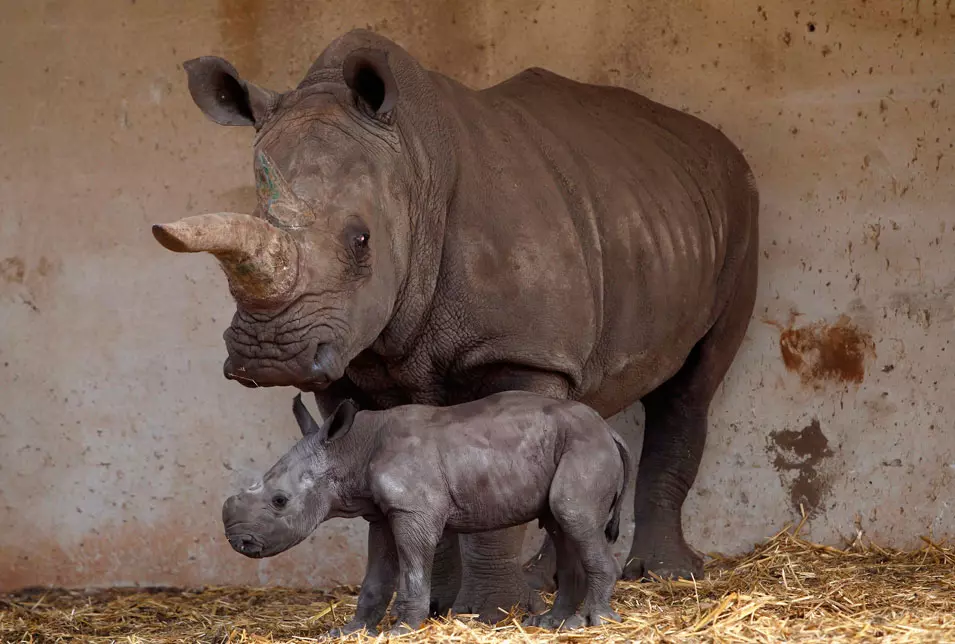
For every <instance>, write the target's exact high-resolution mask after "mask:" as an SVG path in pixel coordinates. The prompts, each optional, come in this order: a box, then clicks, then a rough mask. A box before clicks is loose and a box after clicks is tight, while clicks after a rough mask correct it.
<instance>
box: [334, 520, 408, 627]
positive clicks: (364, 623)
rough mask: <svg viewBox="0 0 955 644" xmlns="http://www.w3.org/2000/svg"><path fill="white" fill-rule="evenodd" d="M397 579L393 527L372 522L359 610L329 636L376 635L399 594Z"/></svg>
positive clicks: (384, 522)
mask: <svg viewBox="0 0 955 644" xmlns="http://www.w3.org/2000/svg"><path fill="white" fill-rule="evenodd" d="M397 579H398V551H397V548H396V547H395V538H394V535H392V533H391V528H390V527H389V526H388V522H387V521H385V520H384V518H382V519H380V520H377V521H372V522H371V523H369V524H368V564H367V565H366V568H365V579H364V580H363V581H362V582H361V592H360V593H359V594H358V608H357V610H356V611H355V616H354V617H353V618H352V619H351V621H349V622H348V623H347V624H345V625H344V626H342V627H341V628H336V629H333V630H332V631H330V632H329V634H328V635H329V637H333V638H335V637H344V636H346V635H350V634H351V633H355V632H358V631H360V630H363V629H365V630H368V631H370V632H372V633H376V632H377V631H378V623H379V622H381V619H382V618H383V617H384V616H385V611H387V610H388V604H389V603H391V597H392V595H394V593H395V585H396V582H397Z"/></svg>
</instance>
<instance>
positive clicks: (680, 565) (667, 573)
mask: <svg viewBox="0 0 955 644" xmlns="http://www.w3.org/2000/svg"><path fill="white" fill-rule="evenodd" d="M634 545H636V544H634ZM651 572H652V573H653V574H654V575H657V576H658V577H661V578H662V579H691V578H692V579H702V578H703V559H702V557H700V556H699V555H697V554H696V553H695V552H693V551H692V550H691V549H690V547H689V546H687V545H686V544H681V547H669V548H666V549H656V550H654V551H651V553H650V554H649V555H648V556H639V555H636V556H635V555H634V553H633V552H632V551H631V553H630V557H629V558H628V562H627V565H626V566H624V569H623V576H622V578H623V579H626V580H627V581H655V579H653V577H651V576H650V574H649V573H651Z"/></svg>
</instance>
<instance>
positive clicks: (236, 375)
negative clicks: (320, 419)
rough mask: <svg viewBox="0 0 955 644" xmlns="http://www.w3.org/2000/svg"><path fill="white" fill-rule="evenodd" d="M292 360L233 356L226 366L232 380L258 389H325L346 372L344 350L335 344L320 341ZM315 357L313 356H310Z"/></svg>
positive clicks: (226, 374) (224, 367) (230, 356)
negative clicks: (343, 358)
mask: <svg viewBox="0 0 955 644" xmlns="http://www.w3.org/2000/svg"><path fill="white" fill-rule="evenodd" d="M314 346H315V349H314V350H313V351H305V352H303V353H302V354H300V355H299V356H296V357H294V358H292V359H290V360H284V361H283V360H273V359H262V358H251V359H248V358H242V357H240V356H236V355H232V352H231V351H230V355H229V357H228V358H226V360H225V362H224V363H223V365H222V373H223V375H224V376H225V377H226V379H228V380H234V381H236V382H238V383H239V384H241V385H244V386H246V387H249V388H250V389H255V388H258V387H298V388H299V389H301V390H303V391H322V390H324V389H326V388H327V387H328V386H329V385H331V384H332V383H333V382H335V381H336V380H338V379H339V378H341V377H342V376H343V375H344V371H345V370H344V366H343V364H342V362H343V361H342V360H341V357H340V356H341V352H340V351H338V350H337V349H336V348H335V346H334V345H333V344H332V343H318V344H316V345H314ZM308 356H311V358H308Z"/></svg>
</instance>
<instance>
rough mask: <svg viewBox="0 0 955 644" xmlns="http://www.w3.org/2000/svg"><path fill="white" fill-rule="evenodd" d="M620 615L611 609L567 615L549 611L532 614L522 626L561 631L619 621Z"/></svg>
mask: <svg viewBox="0 0 955 644" xmlns="http://www.w3.org/2000/svg"><path fill="white" fill-rule="evenodd" d="M619 621H620V615H618V614H617V613H615V612H614V611H612V610H603V611H591V612H589V613H586V614H584V615H581V614H580V613H575V614H573V615H570V616H568V617H561V616H560V615H554V614H553V613H551V612H550V611H548V612H546V613H544V614H543V615H532V616H530V617H528V618H527V619H525V620H524V623H523V626H537V627H539V628H546V629H550V630H555V629H557V628H560V630H562V631H572V630H576V629H578V628H584V627H585V626H600V625H601V624H603V623H604V622H619Z"/></svg>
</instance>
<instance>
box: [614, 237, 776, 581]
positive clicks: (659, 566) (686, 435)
mask: <svg viewBox="0 0 955 644" xmlns="http://www.w3.org/2000/svg"><path fill="white" fill-rule="evenodd" d="M756 253H757V248H756V245H755V243H754V244H753V245H752V246H751V248H750V250H749V252H748V254H747V256H746V258H745V260H744V265H743V267H742V271H741V273H740V277H739V279H738V281H737V285H736V292H735V294H734V295H733V297H731V298H730V300H729V302H728V303H727V305H726V307H725V308H724V309H723V313H722V315H721V316H720V317H719V318H718V319H717V321H716V324H714V325H713V327H712V328H711V329H710V331H709V332H708V333H707V334H706V335H705V336H704V337H703V339H701V340H700V341H699V342H698V343H697V345H696V347H694V348H693V351H691V352H690V355H689V357H688V358H687V360H686V362H685V363H684V365H683V366H682V367H681V368H680V371H678V372H677V373H676V375H675V376H673V377H672V378H670V380H668V381H667V382H665V383H663V384H662V385H661V386H660V387H658V388H657V389H656V390H655V391H653V392H651V393H650V394H649V395H648V396H646V397H644V399H643V405H644V408H645V409H646V429H645V430H644V436H643V450H642V452H641V455H640V466H639V468H638V470H637V482H636V490H635V493H634V531H633V545H632V546H631V549H630V556H629V557H628V558H627V561H628V563H627V565H626V567H625V568H624V571H623V577H624V579H644V578H646V577H647V576H648V575H647V573H648V572H649V571H652V572H654V573H656V574H657V575H659V576H660V577H663V578H679V577H683V578H689V577H690V575H693V576H695V577H697V578H700V577H701V576H702V575H703V560H702V558H701V557H700V556H699V555H697V554H696V553H695V552H694V551H693V550H692V549H691V548H690V547H689V545H687V543H686V540H685V539H684V537H683V522H682V511H683V502H684V501H685V500H686V495H687V492H689V490H690V487H691V486H692V485H693V482H694V480H695V479H696V473H697V470H698V469H699V466H700V460H701V459H702V457H703V447H704V445H705V444H706V424H707V414H708V412H709V407H710V401H711V400H712V399H713V395H714V394H715V393H716V390H717V388H718V387H719V386H720V383H721V382H722V381H723V377H724V376H725V375H726V372H727V370H728V369H729V367H730V365H731V364H732V362H733V359H734V358H735V356H736V352H737V350H738V349H739V346H740V344H742V342H743V336H745V334H746V327H747V326H748V325H749V319H750V315H751V314H752V311H753V305H754V302H755V299H756V276H757V273H756V270H757V267H756V262H757V255H756Z"/></svg>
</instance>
